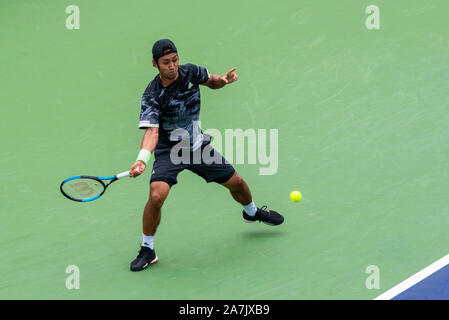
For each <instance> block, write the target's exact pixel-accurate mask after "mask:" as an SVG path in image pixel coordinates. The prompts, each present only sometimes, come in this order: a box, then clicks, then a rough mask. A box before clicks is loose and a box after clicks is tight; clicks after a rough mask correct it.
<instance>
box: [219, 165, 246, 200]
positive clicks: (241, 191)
mask: <svg viewBox="0 0 449 320" xmlns="http://www.w3.org/2000/svg"><path fill="white" fill-rule="evenodd" d="M222 185H223V186H225V187H226V188H228V189H229V191H230V192H231V195H232V197H233V198H234V199H235V201H237V202H238V203H240V204H241V205H244V206H246V205H248V204H250V203H251V201H253V200H252V196H251V191H250V190H249V188H248V185H247V184H246V182H245V181H244V180H243V179H242V177H240V176H239V175H238V174H237V172H235V173H234V175H233V176H232V177H231V179H229V180H228V181H226V182H225V183H222Z"/></svg>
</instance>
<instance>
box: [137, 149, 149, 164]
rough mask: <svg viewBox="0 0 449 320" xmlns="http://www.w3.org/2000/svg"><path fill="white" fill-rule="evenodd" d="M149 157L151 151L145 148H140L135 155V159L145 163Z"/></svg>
mask: <svg viewBox="0 0 449 320" xmlns="http://www.w3.org/2000/svg"><path fill="white" fill-rule="evenodd" d="M150 159H151V152H150V151H148V150H147V149H140V152H139V155H138V156H137V160H136V161H138V160H140V161H142V162H143V163H145V165H147V164H148V161H150Z"/></svg>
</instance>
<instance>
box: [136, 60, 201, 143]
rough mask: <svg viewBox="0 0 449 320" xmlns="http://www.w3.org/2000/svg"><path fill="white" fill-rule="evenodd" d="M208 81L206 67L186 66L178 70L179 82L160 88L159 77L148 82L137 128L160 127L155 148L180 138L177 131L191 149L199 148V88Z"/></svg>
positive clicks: (177, 80) (181, 66)
mask: <svg viewBox="0 0 449 320" xmlns="http://www.w3.org/2000/svg"><path fill="white" fill-rule="evenodd" d="M208 79H209V72H208V71H207V69H206V68H204V67H200V66H196V65H193V64H185V65H180V66H179V67H178V79H176V81H175V82H173V83H172V84H170V85H169V86H167V87H163V86H162V82H161V79H160V78H159V74H158V75H157V76H156V77H155V78H154V79H153V80H152V81H151V82H150V84H149V85H148V87H147V88H146V90H145V92H144V94H143V97H142V109H141V111H140V119H139V128H140V129H146V128H148V127H158V128H159V143H158V146H157V147H156V149H158V148H160V147H162V146H166V145H172V144H173V143H174V142H175V141H180V140H181V139H183V137H182V134H181V135H180V134H179V132H184V136H185V134H187V133H188V135H189V136H190V146H191V148H192V149H196V148H197V146H198V145H201V143H202V132H201V129H200V128H199V126H198V121H199V118H200V105H201V103H200V89H199V85H200V84H203V83H205V82H206V81H207V80H208ZM176 129H184V130H176ZM175 130H176V132H174V131H175ZM175 133H176V134H175Z"/></svg>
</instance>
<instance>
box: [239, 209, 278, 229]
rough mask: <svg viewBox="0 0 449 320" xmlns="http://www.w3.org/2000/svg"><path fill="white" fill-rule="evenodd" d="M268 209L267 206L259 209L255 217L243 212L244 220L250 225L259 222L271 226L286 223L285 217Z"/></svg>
mask: <svg viewBox="0 0 449 320" xmlns="http://www.w3.org/2000/svg"><path fill="white" fill-rule="evenodd" d="M266 209H267V206H263V207H261V208H257V212H256V214H255V215H254V216H250V215H249V214H247V213H246V212H245V210H243V220H244V221H245V222H248V223H250V222H256V221H259V222H263V223H265V224H268V225H270V226H277V225H279V224H281V223H282V222H284V217H283V216H282V215H281V214H280V213H278V212H276V211H273V210H266Z"/></svg>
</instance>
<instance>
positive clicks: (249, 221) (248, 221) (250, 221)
mask: <svg viewBox="0 0 449 320" xmlns="http://www.w3.org/2000/svg"><path fill="white" fill-rule="evenodd" d="M242 219H243V221H245V222H246V223H254V222H257V221H259V220H246V219H245V218H243V217H242ZM261 222H262V223H265V224H266V225H269V226H278V225H279V224H281V223H282V222H284V221H282V222H281V223H279V224H274V223H269V222H265V221H261Z"/></svg>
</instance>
